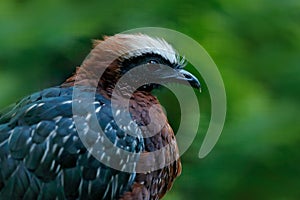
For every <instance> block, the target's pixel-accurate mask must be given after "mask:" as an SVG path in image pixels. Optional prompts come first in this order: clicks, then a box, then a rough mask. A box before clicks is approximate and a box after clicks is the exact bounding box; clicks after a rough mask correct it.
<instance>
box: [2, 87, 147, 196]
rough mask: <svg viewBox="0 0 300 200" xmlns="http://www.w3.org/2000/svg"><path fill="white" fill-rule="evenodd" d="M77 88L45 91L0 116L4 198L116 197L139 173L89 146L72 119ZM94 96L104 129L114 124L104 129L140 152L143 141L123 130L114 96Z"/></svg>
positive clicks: (120, 143)
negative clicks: (103, 158)
mask: <svg viewBox="0 0 300 200" xmlns="http://www.w3.org/2000/svg"><path fill="white" fill-rule="evenodd" d="M72 91H73V90H72V88H60V87H55V88H49V89H46V90H43V91H41V92H38V93H35V94H33V95H31V96H29V97H27V98H24V99H23V100H22V101H20V102H19V103H18V104H17V105H16V106H15V107H14V108H13V109H12V110H10V111H8V112H5V113H4V114H3V115H2V116H1V117H0V199H8V198H10V199H49V198H51V199H53V198H54V197H58V199H77V198H80V199H116V198H117V197H119V196H120V195H121V194H122V193H123V192H125V191H126V190H128V189H129V188H130V186H131V185H132V184H133V182H134V178H135V173H125V172H120V171H118V170H115V169H112V168H109V167H107V166H106V165H104V164H102V163H101V162H99V161H98V160H97V159H95V158H94V157H93V156H91V154H90V153H89V152H88V151H87V150H86V148H85V146H84V145H83V143H82V142H81V140H80V138H79V136H78V133H77V130H76V127H75V123H74V120H73V113H72V101H73V99H72ZM95 99H96V100H95V104H94V105H95V110H96V111H97V113H96V115H97V119H98V121H99V124H100V126H101V127H102V128H103V129H104V128H105V127H107V126H110V129H109V130H107V131H105V134H106V136H107V137H108V138H109V139H110V140H111V142H112V143H115V144H116V145H117V146H118V147H119V148H122V149H124V150H127V151H130V152H137V153H138V152H141V151H142V150H143V149H144V146H143V140H142V139H141V138H138V137H133V136H130V135H127V134H124V132H123V131H122V130H120V129H119V128H118V126H116V125H115V124H114V121H113V117H112V113H111V107H110V103H109V101H107V100H106V99H104V98H103V97H102V96H100V95H96V97H95ZM85 126H87V127H86V128H87V129H90V130H91V131H93V127H89V125H88V124H86V125H85ZM95 133H96V134H97V132H95ZM54 199H55V198H54Z"/></svg>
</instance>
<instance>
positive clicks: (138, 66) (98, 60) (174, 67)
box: [66, 34, 200, 96]
mask: <svg viewBox="0 0 300 200" xmlns="http://www.w3.org/2000/svg"><path fill="white" fill-rule="evenodd" d="M185 65H186V63H185V61H184V59H182V58H181V57H180V56H179V55H178V53H177V52H176V51H175V50H174V48H173V47H172V46H171V45H170V44H168V43H167V42H166V41H165V40H163V39H158V38H152V37H150V36H148V35H144V34H117V35H114V36H111V37H104V40H95V41H94V49H93V50H92V51H91V52H90V54H89V55H88V56H87V58H86V59H85V61H84V62H83V64H82V66H81V67H79V68H78V70H77V73H76V74H75V75H74V76H73V77H71V78H70V79H68V80H67V81H66V83H68V82H74V80H75V79H77V80H80V81H78V82H79V84H80V82H82V84H84V85H86V83H88V84H89V85H93V86H97V87H98V88H99V90H100V92H101V91H102V93H103V91H104V93H106V95H107V96H110V95H111V94H112V90H113V89H114V88H115V86H116V85H117V83H118V81H119V80H121V79H122V77H124V76H125V77H126V79H127V81H123V83H122V84H120V85H118V86H119V87H122V88H123V89H124V88H125V89H126V88H127V89H130V84H134V83H142V82H145V83H146V84H143V85H140V87H138V88H137V90H142V91H146V92H150V91H151V90H152V89H154V88H156V87H157V86H158V85H159V83H160V84H164V83H168V82H178V83H189V84H190V85H191V86H192V87H194V88H198V89H199V88H200V83H199V81H198V79H197V78H196V77H195V76H194V75H192V74H191V73H190V72H188V71H186V70H184V67H185ZM126 74H127V75H126ZM76 76H79V78H78V77H77V78H76ZM99 77H101V78H99ZM95 80H96V81H95ZM128 82H129V83H128ZM124 84H125V85H124ZM126 84H127V85H126Z"/></svg>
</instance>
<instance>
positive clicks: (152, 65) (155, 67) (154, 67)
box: [147, 60, 160, 72]
mask: <svg viewBox="0 0 300 200" xmlns="http://www.w3.org/2000/svg"><path fill="white" fill-rule="evenodd" d="M147 64H149V66H148V70H149V71H152V72H155V71H157V70H159V69H160V65H159V62H158V61H156V60H149V61H148V62H147Z"/></svg>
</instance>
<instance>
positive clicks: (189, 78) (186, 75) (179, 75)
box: [161, 69, 201, 90]
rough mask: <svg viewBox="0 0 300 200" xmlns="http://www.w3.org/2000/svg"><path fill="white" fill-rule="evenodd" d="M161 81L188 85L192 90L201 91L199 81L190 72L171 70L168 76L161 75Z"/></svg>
mask: <svg viewBox="0 0 300 200" xmlns="http://www.w3.org/2000/svg"><path fill="white" fill-rule="evenodd" d="M161 76H162V78H163V79H165V80H167V82H175V83H181V84H185V85H186V84H189V85H191V86H192V87H193V88H196V89H199V90H201V84H200V82H199V80H198V79H197V78H196V77H195V76H194V75H193V74H191V73H190V72H188V71H186V70H184V69H173V73H171V74H170V73H168V75H166V76H164V75H161Z"/></svg>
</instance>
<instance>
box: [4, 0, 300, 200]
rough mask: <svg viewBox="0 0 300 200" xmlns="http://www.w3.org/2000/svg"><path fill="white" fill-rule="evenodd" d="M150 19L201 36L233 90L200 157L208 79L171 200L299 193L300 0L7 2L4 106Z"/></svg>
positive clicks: (206, 115)
mask: <svg viewBox="0 0 300 200" xmlns="http://www.w3.org/2000/svg"><path fill="white" fill-rule="evenodd" d="M143 26H158V27H166V28H171V29H174V30H177V31H180V32H182V33H185V34H187V35H189V36H190V37H192V38H194V39H195V40H197V41H198V42H199V43H200V44H202V45H203V47H204V48H205V49H206V50H207V51H208V53H209V54H210V55H211V57H212V58H213V59H214V61H215V62H216V64H217V66H218V67H219V70H220V72H221V74H222V76H223V79H224V83H225V86H226V92H227V98H228V99H227V100H228V113H227V120H226V124H225V127H224V130H223V133H222V135H221V138H220V140H219V142H218V144H217V145H216V147H215V148H214V150H213V151H212V152H211V153H210V154H209V155H208V156H207V157H206V158H204V159H199V158H198V157H197V154H198V151H199V147H200V144H201V142H202V140H203V135H204V133H205V130H206V129H207V122H208V119H209V110H210V108H209V98H208V92H207V91H206V90H205V84H204V92H203V93H202V94H200V95H199V99H200V104H201V106H202V107H204V108H202V107H201V108H202V111H203V112H202V113H201V114H202V116H203V117H202V119H203V120H202V121H203V124H201V126H200V129H199V134H198V136H197V137H196V139H195V141H194V143H193V145H192V146H191V147H190V148H189V150H188V151H187V152H186V153H185V154H184V156H183V157H182V162H183V172H182V175H181V177H180V178H178V179H177V181H176V182H175V185H174V187H173V189H172V191H171V192H169V193H168V195H167V196H166V197H165V198H164V199H166V200H169V199H174V200H177V199H178V200H179V199H280V200H281V199H300V180H299V179H300V166H299V165H300V155H299V154H300V146H299V143H300V125H299V123H300V122H299V116H298V114H299V111H300V104H299V102H300V101H299V100H300V98H299V97H300V59H299V57H300V1H299V0H286V1H279V0H245V1H239V0H212V1H191V0H187V1H184V2H183V1H178V0H172V1H171V0H166V1H128V2H123V1H105V2H104V1H103V2H101V1H96V0H87V1H79V0H72V1H71V0H65V1H63V0H45V1H37V0H35V1H34V0H1V1H0V109H1V108H4V107H6V106H8V105H10V104H11V103H14V102H16V101H17V100H18V99H20V98H22V97H24V96H26V95H28V94H30V93H32V92H35V91H38V90H41V89H43V88H46V87H49V86H54V85H58V84H60V83H61V82H63V80H64V79H65V78H67V77H68V76H69V75H70V74H71V73H72V72H73V71H74V69H75V66H78V65H80V63H81V61H82V60H83V59H84V58H85V56H86V55H87V53H88V52H89V51H90V49H91V39H92V38H94V39H95V38H97V39H101V38H102V36H104V35H113V34H115V33H118V32H121V31H124V30H128V29H131V28H136V27H143ZM162 93H164V92H162ZM161 99H162V102H164V101H165V98H164V94H162V96H161ZM207 105H208V106H207ZM187 106H188V105H187ZM167 107H168V106H167ZM169 107H170V108H167V110H168V109H169V111H168V112H170V113H174V112H176V111H174V109H172V107H175V106H169ZM172 116H173V115H171V116H170V121H172V119H173V118H174V120H175V122H172V123H173V125H174V126H177V125H178V124H177V123H176V119H175V118H176V117H174V116H173V117H172Z"/></svg>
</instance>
